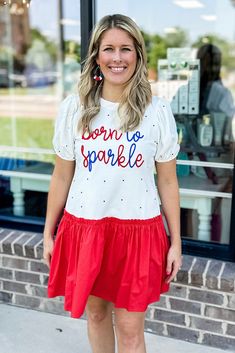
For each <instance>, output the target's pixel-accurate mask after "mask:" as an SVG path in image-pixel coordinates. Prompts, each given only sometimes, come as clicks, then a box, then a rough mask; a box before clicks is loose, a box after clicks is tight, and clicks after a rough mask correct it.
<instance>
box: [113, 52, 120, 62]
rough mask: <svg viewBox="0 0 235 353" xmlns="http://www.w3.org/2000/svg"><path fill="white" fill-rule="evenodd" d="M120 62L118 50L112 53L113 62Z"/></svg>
mask: <svg viewBox="0 0 235 353" xmlns="http://www.w3.org/2000/svg"><path fill="white" fill-rule="evenodd" d="M121 60H122V58H121V52H120V50H118V49H117V50H115V51H114V53H113V61H115V62H120V61H121Z"/></svg>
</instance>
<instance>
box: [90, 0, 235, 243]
mask: <svg viewBox="0 0 235 353" xmlns="http://www.w3.org/2000/svg"><path fill="white" fill-rule="evenodd" d="M198 4H199V2H197V5H195V2H194V3H193V2H189V1H187V2H186V1H184V2H182V1H171V0H168V1H153V0H152V1H148V2H146V3H145V12H144V14H146V13H148V21H146V17H145V15H143V7H142V6H141V4H140V5H136V2H134V0H129V1H126V2H125V4H124V3H118V4H116V5H115V6H113V4H111V3H105V4H104V2H103V1H100V0H97V1H96V5H97V6H96V8H97V20H99V19H100V18H101V17H102V16H104V15H108V14H112V13H123V14H126V15H129V16H131V17H132V18H134V19H135V20H136V22H137V24H138V25H139V26H140V27H141V28H142V34H143V36H144V39H145V44H146V49H147V56H148V74H149V80H150V82H151V87H152V91H153V94H155V95H158V96H160V97H165V98H167V99H168V100H169V101H170V102H171V106H172V110H173V113H174V116H175V119H176V123H177V128H178V134H179V142H180V144H181V151H180V153H179V156H178V164H177V174H178V177H179V183H180V188H181V213H182V215H181V220H182V222H181V225H182V235H183V236H185V237H188V238H192V239H200V240H204V241H215V242H221V243H225V244H228V243H229V241H230V219H231V198H232V182H233V163H234V140H233V135H232V128H231V127H232V119H234V117H235V104H234V98H235V77H234V69H235V60H234V36H233V27H234V12H235V5H234V1H230V0H226V1H216V0H215V1H210V2H209V1H200V4H199V5H200V6H199V5H198ZM225 18H226V21H224V19H225Z"/></svg>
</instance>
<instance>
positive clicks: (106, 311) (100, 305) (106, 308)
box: [86, 296, 112, 323]
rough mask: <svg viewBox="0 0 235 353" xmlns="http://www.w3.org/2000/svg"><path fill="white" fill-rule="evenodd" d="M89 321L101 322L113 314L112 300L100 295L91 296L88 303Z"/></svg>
mask: <svg viewBox="0 0 235 353" xmlns="http://www.w3.org/2000/svg"><path fill="white" fill-rule="evenodd" d="M86 314H87V317H88V321H90V322H92V323H99V322H101V321H103V320H104V319H106V318H107V316H109V315H112V305H111V303H110V302H108V301H106V300H103V299H101V298H98V297H94V296H90V297H89V298H88V301H87V305H86Z"/></svg>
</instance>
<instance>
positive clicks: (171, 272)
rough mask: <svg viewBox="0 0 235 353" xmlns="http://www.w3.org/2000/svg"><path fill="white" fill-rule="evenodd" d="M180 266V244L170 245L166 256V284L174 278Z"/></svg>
mask: <svg viewBox="0 0 235 353" xmlns="http://www.w3.org/2000/svg"><path fill="white" fill-rule="evenodd" d="M181 265H182V256H181V244H177V245H174V244H172V245H171V246H170V248H169V251H168V254H167V266H166V274H167V277H166V279H165V281H166V283H170V282H171V281H172V280H173V278H174V277H175V276H176V274H177V272H178V271H179V269H180V267H181Z"/></svg>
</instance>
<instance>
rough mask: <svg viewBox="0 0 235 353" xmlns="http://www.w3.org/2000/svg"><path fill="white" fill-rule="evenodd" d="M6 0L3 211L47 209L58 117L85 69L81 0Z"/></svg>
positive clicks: (0, 38) (0, 10) (1, 53)
mask: <svg viewBox="0 0 235 353" xmlns="http://www.w3.org/2000/svg"><path fill="white" fill-rule="evenodd" d="M6 2H7V4H6V5H4V4H3V3H4V2H3V1H0V131H1V140H0V198H1V205H0V213H1V214H14V215H17V216H21V215H24V214H25V215H31V216H37V217H39V216H40V217H44V216H45V214H44V212H45V203H46V196H47V191H48V188H49V180H50V174H51V171H52V168H53V163H54V154H53V150H52V135H53V130H54V119H55V117H56V114H57V110H58V105H59V103H60V101H61V100H62V98H63V97H64V96H66V95H67V94H69V93H71V92H74V91H76V87H77V82H78V80H79V76H80V21H79V19H80V7H79V6H80V3H79V1H76V0H72V1H69V2H68V1H67V0H66V1H62V0H61V1H59V2H58V1H57V0H51V1H47V2H41V1H40V2H39V1H34V0H32V1H31V2H30V6H27V3H28V1H25V2H22V1H18V0H15V1H14V0H12V1H11V6H10V5H9V4H8V1H6ZM75 9H76V11H74V10H75ZM30 176H32V178H30Z"/></svg>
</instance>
